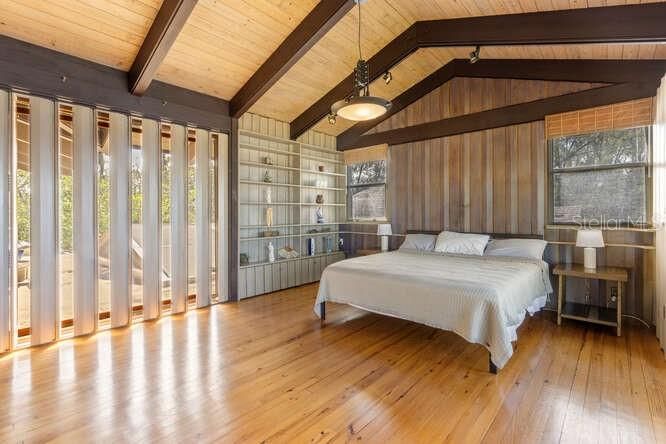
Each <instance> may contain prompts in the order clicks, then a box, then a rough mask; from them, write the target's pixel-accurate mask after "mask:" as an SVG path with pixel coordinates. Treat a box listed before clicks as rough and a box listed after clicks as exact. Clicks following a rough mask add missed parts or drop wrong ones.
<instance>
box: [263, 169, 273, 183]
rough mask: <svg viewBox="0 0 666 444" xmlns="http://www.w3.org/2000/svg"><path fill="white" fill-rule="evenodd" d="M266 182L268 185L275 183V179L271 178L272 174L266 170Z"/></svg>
mask: <svg viewBox="0 0 666 444" xmlns="http://www.w3.org/2000/svg"><path fill="white" fill-rule="evenodd" d="M264 182H266V183H272V182H273V178H272V177H271V173H269V172H268V170H266V172H265V173H264Z"/></svg>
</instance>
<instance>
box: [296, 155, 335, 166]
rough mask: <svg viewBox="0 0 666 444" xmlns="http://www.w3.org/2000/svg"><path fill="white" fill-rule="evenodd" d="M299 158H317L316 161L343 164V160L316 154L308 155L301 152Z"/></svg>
mask: <svg viewBox="0 0 666 444" xmlns="http://www.w3.org/2000/svg"><path fill="white" fill-rule="evenodd" d="M331 154H334V153H331ZM301 158H303V159H309V160H318V161H321V162H328V163H334V164H336V165H344V162H341V161H339V160H335V159H327V158H325V157H318V156H310V155H307V154H301Z"/></svg>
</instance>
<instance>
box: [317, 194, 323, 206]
mask: <svg viewBox="0 0 666 444" xmlns="http://www.w3.org/2000/svg"><path fill="white" fill-rule="evenodd" d="M315 202H317V203H318V204H323V203H324V195H323V194H317V198H316V199H315Z"/></svg>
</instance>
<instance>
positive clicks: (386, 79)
mask: <svg viewBox="0 0 666 444" xmlns="http://www.w3.org/2000/svg"><path fill="white" fill-rule="evenodd" d="M382 79H384V83H386V84H387V85H388V84H389V83H391V80H393V74H391V71H386V72H385V73H384V75H383V76H382Z"/></svg>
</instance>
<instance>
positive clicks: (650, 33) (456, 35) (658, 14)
mask: <svg viewBox="0 0 666 444" xmlns="http://www.w3.org/2000/svg"><path fill="white" fill-rule="evenodd" d="M664 23H666V5H665V4H663V3H661V4H660V3H652V4H641V5H628V6H608V7H598V8H586V9H572V10H564V11H550V12H535V13H528V14H508V15H497V16H485V17H469V18H459V19H448V20H431V21H423V22H416V23H415V24H414V25H412V26H411V27H410V28H409V29H408V30H407V31H405V32H404V33H403V34H401V35H400V36H398V37H396V38H395V39H394V40H393V41H391V42H390V43H389V44H388V45H387V46H385V47H384V48H383V49H381V50H380V51H379V52H378V53H377V54H376V55H375V56H373V57H372V58H371V59H370V60H369V65H370V70H371V73H370V74H371V75H370V80H371V81H372V80H376V79H377V78H378V77H379V76H381V75H382V74H383V73H384V72H386V71H388V70H390V69H391V68H392V67H393V66H395V65H396V64H398V63H399V62H400V61H401V60H402V59H404V58H405V57H407V56H408V55H409V54H411V53H412V52H414V51H416V50H417V49H419V48H425V47H446V46H475V45H481V46H493V45H543V44H586V43H640V42H664V41H666V26H664ZM350 91H351V76H350V77H347V78H346V79H345V80H343V81H342V82H340V83H339V84H338V85H336V86H335V87H334V88H333V89H331V90H330V91H329V92H328V93H327V94H325V95H324V96H323V97H321V98H320V99H319V100H318V101H317V102H316V103H314V104H313V105H312V106H310V107H309V108H308V109H307V110H305V111H304V112H303V113H301V115H299V116H298V117H297V118H296V119H294V121H293V122H291V138H292V139H295V138H297V137H298V136H300V135H301V134H303V133H304V132H305V131H307V130H308V129H310V128H311V127H312V126H314V125H315V124H316V123H317V122H319V121H320V120H321V119H323V118H324V117H325V116H326V114H328V112H329V108H330V106H331V104H332V103H334V102H335V101H337V100H340V99H342V98H344V97H345V96H346V95H347V94H349V92H350Z"/></svg>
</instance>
